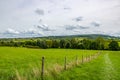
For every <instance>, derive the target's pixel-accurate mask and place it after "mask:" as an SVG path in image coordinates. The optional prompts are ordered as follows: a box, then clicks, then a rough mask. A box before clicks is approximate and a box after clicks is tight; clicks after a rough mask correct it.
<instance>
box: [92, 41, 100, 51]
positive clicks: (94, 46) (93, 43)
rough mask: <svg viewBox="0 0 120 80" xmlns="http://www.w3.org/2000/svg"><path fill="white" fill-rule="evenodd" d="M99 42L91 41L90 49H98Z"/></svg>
mask: <svg viewBox="0 0 120 80" xmlns="http://www.w3.org/2000/svg"><path fill="white" fill-rule="evenodd" d="M98 46H99V44H98V43H97V42H95V41H94V42H91V44H90V49H94V50H97V49H98Z"/></svg>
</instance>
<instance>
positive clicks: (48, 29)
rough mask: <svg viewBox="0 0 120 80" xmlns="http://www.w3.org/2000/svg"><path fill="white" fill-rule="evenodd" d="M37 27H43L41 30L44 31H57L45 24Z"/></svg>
mask: <svg viewBox="0 0 120 80" xmlns="http://www.w3.org/2000/svg"><path fill="white" fill-rule="evenodd" d="M37 28H38V29H41V30H43V31H55V30H53V29H50V28H49V27H48V25H45V24H42V25H38V26H37Z"/></svg>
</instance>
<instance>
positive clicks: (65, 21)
mask: <svg viewBox="0 0 120 80" xmlns="http://www.w3.org/2000/svg"><path fill="white" fill-rule="evenodd" d="M76 34H77V35H78V34H109V35H115V36H120V0H0V38H8V37H10V38H11V37H39V36H56V35H76Z"/></svg>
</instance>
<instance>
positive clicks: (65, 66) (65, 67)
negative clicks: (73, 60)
mask: <svg viewBox="0 0 120 80" xmlns="http://www.w3.org/2000/svg"><path fill="white" fill-rule="evenodd" d="M66 69H67V58H66V56H65V62H64V70H66Z"/></svg>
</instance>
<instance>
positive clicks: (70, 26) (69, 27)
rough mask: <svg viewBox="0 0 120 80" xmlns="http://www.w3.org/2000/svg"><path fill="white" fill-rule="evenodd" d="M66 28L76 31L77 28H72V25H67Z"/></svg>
mask: <svg viewBox="0 0 120 80" xmlns="http://www.w3.org/2000/svg"><path fill="white" fill-rule="evenodd" d="M65 27H66V28H65V29H66V30H74V29H76V26H72V25H66V26H65Z"/></svg>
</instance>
